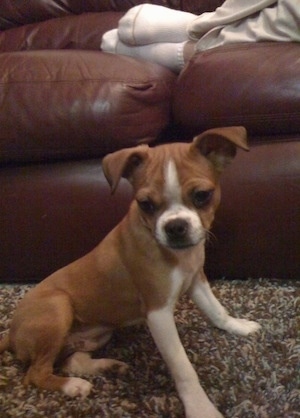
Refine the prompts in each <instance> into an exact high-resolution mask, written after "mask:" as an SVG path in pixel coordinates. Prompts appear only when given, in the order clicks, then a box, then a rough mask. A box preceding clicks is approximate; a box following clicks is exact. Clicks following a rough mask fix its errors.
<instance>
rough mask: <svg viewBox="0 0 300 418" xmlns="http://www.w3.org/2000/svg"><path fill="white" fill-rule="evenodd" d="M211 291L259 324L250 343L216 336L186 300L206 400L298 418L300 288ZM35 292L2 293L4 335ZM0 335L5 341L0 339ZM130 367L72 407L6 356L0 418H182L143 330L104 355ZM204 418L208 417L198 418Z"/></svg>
mask: <svg viewBox="0 0 300 418" xmlns="http://www.w3.org/2000/svg"><path fill="white" fill-rule="evenodd" d="M212 288H213V290H214V292H215V294H216V295H217V297H218V298H219V299H220V300H221V301H222V303H223V305H224V306H225V307H226V308H227V309H228V310H229V311H230V312H231V313H232V314H233V315H235V316H240V317H245V318H248V319H252V320H257V321H258V322H259V323H260V324H261V325H262V331H261V332H260V333H258V334H256V335H253V336H251V337H248V338H246V337H238V336H233V335H229V334H227V333H226V332H224V331H220V330H218V329H215V328H213V327H212V326H211V325H210V324H209V323H207V321H206V320H205V318H204V317H203V316H202V315H201V313H199V311H198V310H197V309H196V308H195V307H194V305H193V304H192V302H190V301H189V300H187V299H186V298H183V299H182V300H181V301H180V303H179V304H178V307H177V310H176V313H175V315H176V322H177V326H178V330H179V334H180V336H181V339H182V342H183V344H184V346H185V348H186V351H187V353H188V356H189V358H190V360H191V362H192V363H193V365H194V367H195V368H196V370H197V373H198V375H199V379H200V381H201V383H202V385H203V387H204V389H205V390H206V392H207V394H208V395H209V396H210V398H211V399H212V400H213V401H214V403H215V404H216V405H217V406H218V408H219V409H220V411H221V412H222V413H223V414H224V416H225V417H228V418H296V417H300V281H293V282H284V281H280V280H267V279H260V280H251V279H249V280H245V281H239V280H233V281H229V280H227V281H226V280H219V281H215V282H212ZM28 289H29V286H26V285H24V286H21V285H0V333H1V334H2V333H4V331H5V330H6V329H7V328H8V326H9V320H10V317H11V314H12V312H13V310H14V308H15V305H16V302H17V300H18V299H19V298H20V297H22V296H23V295H24V292H25V291H27V290H28ZM1 334H0V335H1ZM98 354H100V355H105V356H109V357H112V358H116V359H119V360H122V361H125V362H127V363H128V365H129V366H130V368H129V371H128V372H127V373H126V374H125V375H123V376H122V377H120V376H117V375H114V374H112V373H109V374H105V375H100V376H97V377H93V378H91V379H90V380H91V381H92V383H93V384H94V388H93V391H92V393H91V395H90V396H89V397H88V398H86V399H84V400H81V399H69V398H67V397H66V396H64V395H62V394H60V393H49V392H46V391H40V390H37V389H36V388H34V387H28V388H25V387H24V386H23V385H22V376H23V374H24V366H23V365H21V364H20V363H19V362H17V361H16V360H15V358H14V356H13V355H12V354H11V353H7V352H6V353H4V354H2V355H0V417H1V418H9V417H14V418H17V417H26V418H38V417H43V418H50V417H52V416H53V417H55V418H83V417H84V418H98V417H99V418H100V417H101V418H102V417H109V418H121V417H122V418H131V417H138V418H157V417H159V418H179V417H180V418H182V417H183V416H184V414H183V408H182V405H181V403H180V401H179V399H178V397H177V394H176V391H175V387H174V384H173V382H172V380H171V378H170V375H169V373H168V370H167V368H166V366H165V364H164V363H163V361H162V359H161V357H160V354H159V353H158V351H157V349H156V347H155V345H154V343H153V341H152V339H151V336H150V335H149V332H148V330H147V329H146V327H145V326H135V327H131V328H128V329H124V330H121V331H120V332H117V333H116V334H115V336H114V337H113V339H112V340H111V342H110V343H109V344H108V345H107V346H106V348H105V349H104V350H103V351H102V352H101V353H98ZM199 418H206V417H202V416H201V414H200V411H199Z"/></svg>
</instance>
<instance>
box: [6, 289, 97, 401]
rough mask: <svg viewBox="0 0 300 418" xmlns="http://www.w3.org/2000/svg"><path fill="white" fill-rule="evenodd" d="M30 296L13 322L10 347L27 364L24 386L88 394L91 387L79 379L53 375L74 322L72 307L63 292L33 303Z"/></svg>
mask: <svg viewBox="0 0 300 418" xmlns="http://www.w3.org/2000/svg"><path fill="white" fill-rule="evenodd" d="M32 300H33V298H31V296H29V297H28V298H27V299H26V300H25V298H24V303H21V305H20V308H19V309H18V310H17V312H16V315H15V318H14V319H13V322H12V327H11V331H12V333H11V335H12V345H13V347H14V351H15V352H16V355H17V357H18V359H19V360H22V361H24V362H26V363H29V364H30V365H29V369H28V371H27V374H26V376H25V378H24V383H25V384H33V385H35V386H37V387H38V388H41V389H46V390H51V391H54V390H58V391H62V392H63V393H65V394H66V395H68V396H72V397H73V396H82V397H85V396H87V395H88V394H89V392H90V390H91V387H92V385H91V384H90V383H89V382H87V381H85V380H83V379H79V378H75V377H62V376H57V375H55V374H54V373H53V365H54V363H55V361H56V359H57V357H58V355H59V353H60V352H61V350H62V348H63V346H64V343H65V341H66V338H67V336H68V334H69V331H70V328H71V326H72V322H73V310H72V305H71V303H70V301H69V299H68V296H67V295H66V294H64V293H63V292H62V293H60V292H56V293H53V292H52V294H51V296H49V294H45V295H43V296H41V297H40V299H39V300H38V301H37V300H34V304H33V303H32Z"/></svg>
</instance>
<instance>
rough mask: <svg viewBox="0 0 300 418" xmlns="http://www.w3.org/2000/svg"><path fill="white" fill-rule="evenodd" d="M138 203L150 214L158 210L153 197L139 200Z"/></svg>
mask: <svg viewBox="0 0 300 418" xmlns="http://www.w3.org/2000/svg"><path fill="white" fill-rule="evenodd" d="M137 203H138V205H139V207H140V209H141V210H142V211H143V212H145V213H147V214H148V215H152V214H153V213H154V212H155V210H156V206H155V203H154V202H153V201H152V200H151V199H143V200H137Z"/></svg>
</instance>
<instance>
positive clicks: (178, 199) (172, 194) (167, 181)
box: [103, 127, 248, 249]
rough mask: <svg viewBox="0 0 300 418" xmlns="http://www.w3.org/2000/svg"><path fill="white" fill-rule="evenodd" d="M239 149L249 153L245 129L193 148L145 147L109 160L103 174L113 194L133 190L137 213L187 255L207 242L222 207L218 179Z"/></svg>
mask: <svg viewBox="0 0 300 418" xmlns="http://www.w3.org/2000/svg"><path fill="white" fill-rule="evenodd" d="M237 147H240V148H243V149H244V150H248V146H247V140H246V130H245V129H244V128H243V127H228V128H217V129H210V130H208V131H205V132H204V133H202V134H201V135H199V136H197V137H195V138H194V140H193V142H192V143H191V144H186V143H176V144H167V145H160V146H157V147H154V148H149V147H148V146H147V145H141V146H138V147H135V148H128V149H124V150H121V151H117V152H115V153H113V154H109V155H107V156H106V157H105V158H104V159H103V170H104V174H105V176H106V178H107V180H108V182H109V184H110V186H111V188H112V192H114V191H115V190H116V188H117V186H118V184H119V181H120V179H121V177H124V178H126V179H128V181H129V182H130V183H131V184H132V186H133V189H134V193H135V201H134V203H133V208H134V210H136V211H138V212H139V214H140V219H141V220H142V222H143V225H144V226H145V227H146V228H148V229H149V230H150V231H151V232H152V234H153V236H154V237H155V238H156V240H157V241H158V243H159V244H160V245H162V246H164V247H167V248H171V249H184V248H188V247H190V246H194V245H197V244H198V243H199V242H201V241H203V240H204V239H205V236H206V232H207V230H208V229H209V228H210V226H211V223H212V221H213V219H214V214H215V211H216V209H217V207H218V205H219V202H220V187H219V176H220V173H221V172H222V171H223V169H224V168H225V167H226V166H227V165H228V164H229V163H230V162H231V160H232V159H233V158H234V156H235V154H236V149H237Z"/></svg>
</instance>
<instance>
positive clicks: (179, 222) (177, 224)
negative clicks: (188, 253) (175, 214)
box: [164, 218, 199, 249]
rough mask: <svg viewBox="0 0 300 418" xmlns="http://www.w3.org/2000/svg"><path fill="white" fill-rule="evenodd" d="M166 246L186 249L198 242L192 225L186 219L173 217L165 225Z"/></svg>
mask: <svg viewBox="0 0 300 418" xmlns="http://www.w3.org/2000/svg"><path fill="white" fill-rule="evenodd" d="M164 235H165V238H166V246H168V247H170V248H174V249H184V248H188V247H191V246H193V245H195V244H197V243H198V239H199V237H197V238H196V237H195V236H194V234H193V233H192V231H191V225H190V223H189V222H188V221H187V220H186V219H182V218H176V219H172V220H170V221H168V222H166V224H165V225H164Z"/></svg>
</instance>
